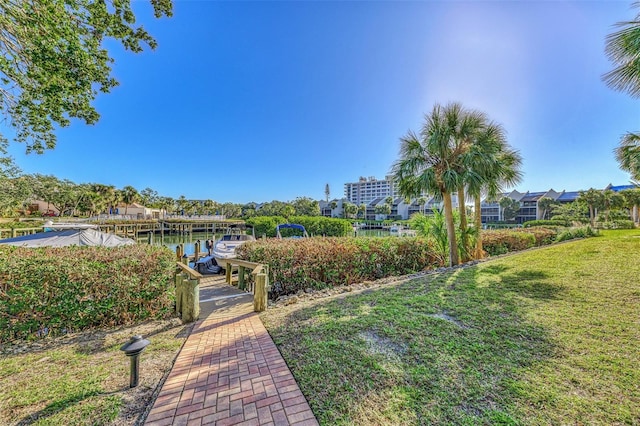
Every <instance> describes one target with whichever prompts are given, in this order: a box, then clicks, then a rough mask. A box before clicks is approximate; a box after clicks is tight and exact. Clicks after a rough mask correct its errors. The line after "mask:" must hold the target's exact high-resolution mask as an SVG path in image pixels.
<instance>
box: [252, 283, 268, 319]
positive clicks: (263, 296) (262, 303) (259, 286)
mask: <svg viewBox="0 0 640 426" xmlns="http://www.w3.org/2000/svg"><path fill="white" fill-rule="evenodd" d="M266 309H267V274H258V275H256V285H255V293H254V294H253V310H254V312H262V311H264V310H266Z"/></svg>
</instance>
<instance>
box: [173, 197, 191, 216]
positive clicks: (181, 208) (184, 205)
mask: <svg viewBox="0 0 640 426" xmlns="http://www.w3.org/2000/svg"><path fill="white" fill-rule="evenodd" d="M176 206H177V207H178V212H179V213H180V214H181V215H184V212H185V211H186V210H187V209H188V207H189V200H187V197H185V196H184V195H181V196H179V197H178V199H177V200H176Z"/></svg>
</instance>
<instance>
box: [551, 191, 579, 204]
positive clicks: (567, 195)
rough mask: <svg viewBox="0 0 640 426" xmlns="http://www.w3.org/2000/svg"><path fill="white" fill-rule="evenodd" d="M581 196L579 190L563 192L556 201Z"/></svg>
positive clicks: (574, 198)
mask: <svg viewBox="0 0 640 426" xmlns="http://www.w3.org/2000/svg"><path fill="white" fill-rule="evenodd" d="M579 196H580V192H579V191H570V192H563V193H562V195H560V196H559V197H558V198H557V199H556V201H565V202H566V201H575V200H576V199H577V198H578V197H579Z"/></svg>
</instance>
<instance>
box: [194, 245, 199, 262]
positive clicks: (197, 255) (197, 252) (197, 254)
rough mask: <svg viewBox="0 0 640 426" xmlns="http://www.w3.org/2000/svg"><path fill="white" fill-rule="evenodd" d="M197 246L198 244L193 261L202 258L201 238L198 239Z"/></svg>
mask: <svg viewBox="0 0 640 426" xmlns="http://www.w3.org/2000/svg"><path fill="white" fill-rule="evenodd" d="M195 246H196V248H195V250H196V254H195V257H194V258H193V261H194V262H197V261H198V259H199V258H200V240H198V241H196V244H195Z"/></svg>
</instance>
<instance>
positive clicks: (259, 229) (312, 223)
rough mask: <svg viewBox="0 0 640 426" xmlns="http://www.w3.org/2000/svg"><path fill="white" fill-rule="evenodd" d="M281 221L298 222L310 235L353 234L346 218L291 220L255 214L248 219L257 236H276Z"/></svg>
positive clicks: (308, 217)
mask: <svg viewBox="0 0 640 426" xmlns="http://www.w3.org/2000/svg"><path fill="white" fill-rule="evenodd" d="M281 223H297V224H300V225H302V226H304V227H305V229H306V230H307V233H308V234H309V235H316V236H325V237H346V236H350V235H352V234H353V227H352V226H351V223H350V222H349V221H348V220H346V219H335V218H330V217H324V216H292V217H290V218H289V220H287V219H285V218H283V217H280V216H254V217H252V218H249V219H247V224H248V225H253V227H254V229H255V232H256V238H260V237H261V236H262V235H266V236H267V237H275V236H276V226H278V225H279V224H281Z"/></svg>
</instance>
